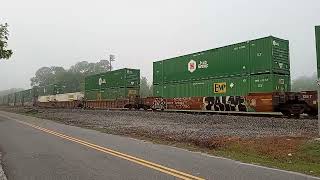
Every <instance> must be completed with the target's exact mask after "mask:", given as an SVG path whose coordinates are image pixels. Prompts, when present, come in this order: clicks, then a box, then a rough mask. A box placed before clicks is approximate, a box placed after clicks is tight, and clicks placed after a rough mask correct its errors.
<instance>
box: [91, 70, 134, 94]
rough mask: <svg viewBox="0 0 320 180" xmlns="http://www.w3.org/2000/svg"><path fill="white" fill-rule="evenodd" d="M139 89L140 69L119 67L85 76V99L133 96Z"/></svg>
mask: <svg viewBox="0 0 320 180" xmlns="http://www.w3.org/2000/svg"><path fill="white" fill-rule="evenodd" d="M139 91H140V70H138V69H128V68H124V69H119V70H115V71H110V72H106V73H101V74H95V75H91V76H87V77H86V78H85V97H86V99H87V100H114V99H125V98H128V97H135V96H137V95H139Z"/></svg>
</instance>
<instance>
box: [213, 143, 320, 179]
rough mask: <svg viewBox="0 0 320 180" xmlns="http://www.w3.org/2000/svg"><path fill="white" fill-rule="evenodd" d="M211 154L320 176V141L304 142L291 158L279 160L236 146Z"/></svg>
mask: <svg viewBox="0 0 320 180" xmlns="http://www.w3.org/2000/svg"><path fill="white" fill-rule="evenodd" d="M248 149H249V150H248ZM213 154H215V155H218V156H222V157H227V158H230V159H235V160H238V161H241V162H246V163H251V164H257V165H262V166H267V167H273V168H279V169H284V170H289V171H296V172H301V173H304V174H309V175H313V176H320V141H306V142H305V143H303V145H302V146H301V147H299V149H298V151H296V152H294V153H293V154H292V156H288V157H281V158H279V157H273V156H270V155H266V154H261V153H259V152H257V151H256V150H254V149H250V148H245V150H244V148H243V147H241V146H238V145H230V146H228V147H225V148H223V149H219V150H216V151H214V152H213Z"/></svg>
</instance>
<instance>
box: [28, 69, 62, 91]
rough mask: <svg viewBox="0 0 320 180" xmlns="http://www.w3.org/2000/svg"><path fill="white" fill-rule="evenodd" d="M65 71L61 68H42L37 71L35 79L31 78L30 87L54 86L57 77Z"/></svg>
mask: <svg viewBox="0 0 320 180" xmlns="http://www.w3.org/2000/svg"><path fill="white" fill-rule="evenodd" d="M64 72H66V70H65V69H64V68H63V67H57V66H52V67H42V68H40V69H38V70H37V72H36V74H35V77H33V78H31V86H46V85H50V84H56V83H58V81H57V76H58V75H59V74H60V73H64Z"/></svg>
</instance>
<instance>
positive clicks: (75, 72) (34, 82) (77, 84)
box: [31, 60, 110, 92]
mask: <svg viewBox="0 0 320 180" xmlns="http://www.w3.org/2000/svg"><path fill="white" fill-rule="evenodd" d="M109 67H110V64H109V61H107V60H101V61H99V62H97V63H89V62H87V61H81V62H78V63H76V64H75V65H73V66H71V67H70V69H67V70H65V69H64V68H63V67H57V66H51V67H42V68H40V69H38V70H37V71H36V73H35V77H33V78H31V86H46V85H50V84H57V85H60V86H63V87H64V92H78V91H83V90H84V79H85V77H86V76H87V75H91V74H98V73H103V72H107V71H109V69H110V68H109Z"/></svg>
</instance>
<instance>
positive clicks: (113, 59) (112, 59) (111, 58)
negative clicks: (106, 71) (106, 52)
mask: <svg viewBox="0 0 320 180" xmlns="http://www.w3.org/2000/svg"><path fill="white" fill-rule="evenodd" d="M112 61H115V56H114V55H112V54H110V56H109V63H110V71H112Z"/></svg>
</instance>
